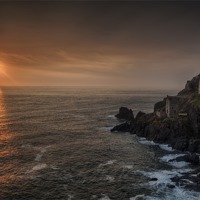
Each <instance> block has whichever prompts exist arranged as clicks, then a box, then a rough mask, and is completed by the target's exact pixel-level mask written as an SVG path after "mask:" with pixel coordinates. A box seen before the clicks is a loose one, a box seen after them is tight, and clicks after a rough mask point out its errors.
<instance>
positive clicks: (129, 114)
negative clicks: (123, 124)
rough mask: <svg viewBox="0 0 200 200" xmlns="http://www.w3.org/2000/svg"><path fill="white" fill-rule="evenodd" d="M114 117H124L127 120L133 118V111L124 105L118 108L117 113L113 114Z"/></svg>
mask: <svg viewBox="0 0 200 200" xmlns="http://www.w3.org/2000/svg"><path fill="white" fill-rule="evenodd" d="M115 117H117V118H118V119H124V120H127V121H130V120H132V119H134V115H133V111H132V110H131V109H128V108H126V107H121V108H120V109H119V113H118V114H117V115H115Z"/></svg>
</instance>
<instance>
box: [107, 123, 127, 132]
mask: <svg viewBox="0 0 200 200" xmlns="http://www.w3.org/2000/svg"><path fill="white" fill-rule="evenodd" d="M110 131H111V132H114V131H118V132H129V131H130V124H129V123H127V122H125V123H123V124H120V125H117V126H115V127H113V128H112V129H111V130H110Z"/></svg>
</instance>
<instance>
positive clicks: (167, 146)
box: [159, 144, 174, 151]
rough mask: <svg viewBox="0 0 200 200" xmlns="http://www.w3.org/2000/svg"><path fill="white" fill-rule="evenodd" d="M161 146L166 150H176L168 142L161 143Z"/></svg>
mask: <svg viewBox="0 0 200 200" xmlns="http://www.w3.org/2000/svg"><path fill="white" fill-rule="evenodd" d="M159 147H160V148H161V149H163V150H165V151H174V149H172V147H171V146H169V145H168V144H159Z"/></svg>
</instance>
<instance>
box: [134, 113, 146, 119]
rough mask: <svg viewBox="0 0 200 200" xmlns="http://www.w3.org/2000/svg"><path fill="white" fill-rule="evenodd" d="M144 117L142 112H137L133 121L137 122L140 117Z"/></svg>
mask: <svg viewBox="0 0 200 200" xmlns="http://www.w3.org/2000/svg"><path fill="white" fill-rule="evenodd" d="M144 115H145V113H144V112H142V111H139V112H138V113H137V115H136V117H135V120H136V121H137V120H139V119H140V118H141V117H142V116H144Z"/></svg>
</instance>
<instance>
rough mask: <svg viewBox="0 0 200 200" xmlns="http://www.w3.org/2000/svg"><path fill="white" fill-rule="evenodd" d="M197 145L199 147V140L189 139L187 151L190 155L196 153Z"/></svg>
mask: <svg viewBox="0 0 200 200" xmlns="http://www.w3.org/2000/svg"><path fill="white" fill-rule="evenodd" d="M199 145H200V139H190V141H189V146H188V150H189V151H190V152H192V153H193V152H197V150H198V147H199Z"/></svg>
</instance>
